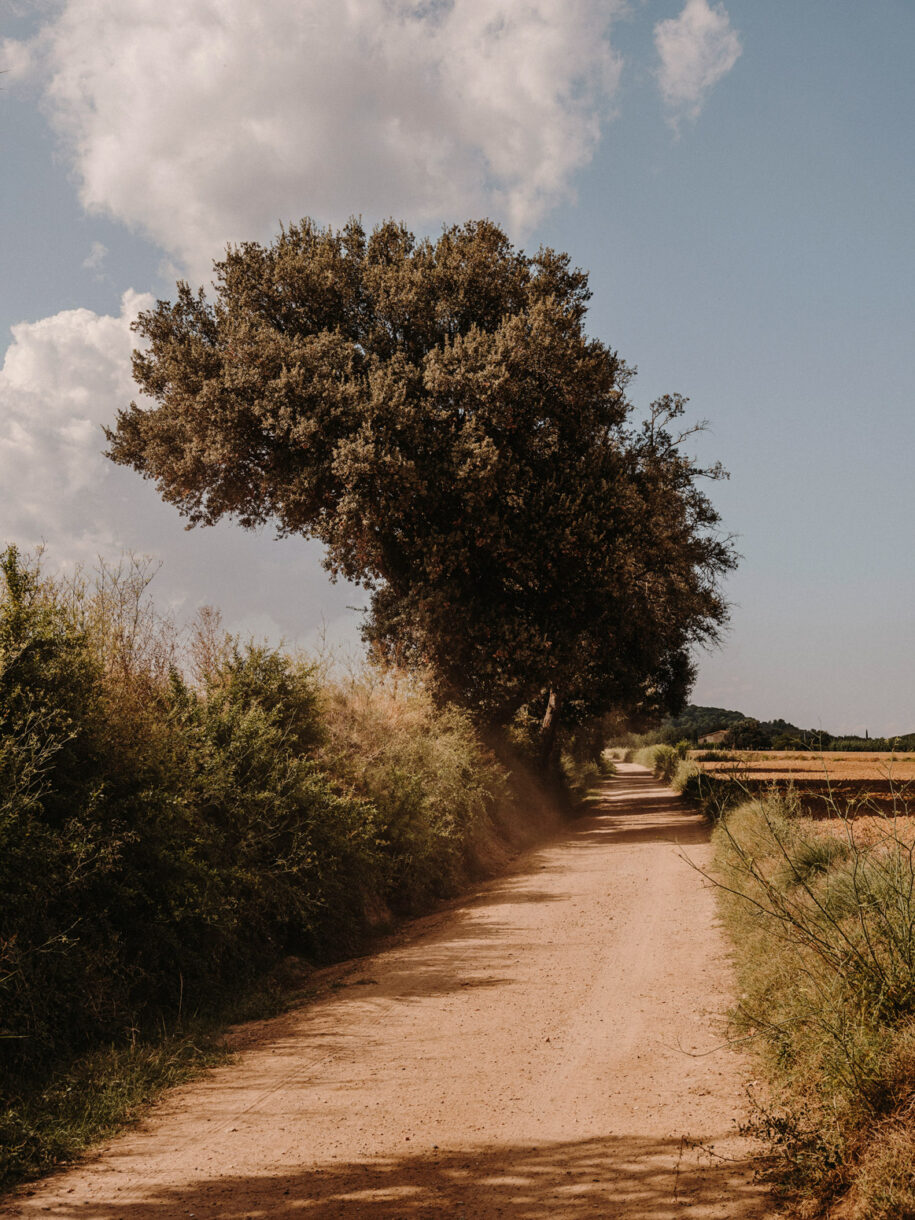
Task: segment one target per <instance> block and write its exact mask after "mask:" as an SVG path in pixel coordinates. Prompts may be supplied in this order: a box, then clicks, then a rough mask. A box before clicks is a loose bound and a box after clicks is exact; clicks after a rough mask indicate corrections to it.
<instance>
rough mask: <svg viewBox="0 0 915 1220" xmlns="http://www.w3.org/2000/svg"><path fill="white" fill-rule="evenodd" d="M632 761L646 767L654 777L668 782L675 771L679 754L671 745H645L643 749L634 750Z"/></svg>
mask: <svg viewBox="0 0 915 1220" xmlns="http://www.w3.org/2000/svg"><path fill="white" fill-rule="evenodd" d="M632 761H633V762H637V763H639V764H640V765H641V766H643V767H648V768H649V770H651V771H652V772H653V773H654V776H655V778H656V779H659V780H661V782H662V783H665V784H669V783H670V781H671V780H672V779H673V777H674V774H675V773H676V770H677V764H678V763H679V762H680V755H679V754H678V753H677V751H676V750H675V749H674V747H673V746H667V745H655V746H646V747H644V749H641V750H637V751H636V752H635V754H634V755H633V758H632Z"/></svg>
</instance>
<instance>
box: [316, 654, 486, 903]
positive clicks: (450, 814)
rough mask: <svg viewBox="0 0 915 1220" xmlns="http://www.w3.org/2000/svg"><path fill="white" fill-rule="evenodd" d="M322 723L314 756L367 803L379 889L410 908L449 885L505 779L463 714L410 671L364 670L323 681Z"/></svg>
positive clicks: (459, 876)
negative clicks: (379, 861)
mask: <svg viewBox="0 0 915 1220" xmlns="http://www.w3.org/2000/svg"><path fill="white" fill-rule="evenodd" d="M322 723H323V726H324V739H323V741H322V743H321V745H320V747H319V748H318V750H317V752H316V758H317V760H318V762H319V764H320V765H321V766H322V767H323V768H325V769H326V770H327V771H328V772H329V773H330V774H332V775H333V776H334V777H335V778H336V780H337V781H338V783H342V784H343V785H344V786H345V790H346V791H347V792H348V793H350V794H352V796H353V797H355V798H357V799H359V800H361V801H365V802H368V803H369V804H370V806H371V808H372V810H373V827H374V832H375V834H376V835H377V837H378V841H379V842H380V843H381V844H383V853H382V857H383V867H382V869H381V870H380V873H379V876H378V878H377V879H376V887H377V888H378V890H379V893H380V896H381V897H382V898H383V899H384V900H385V901H386V902H387V903H388V904H389V905H390V906H391V908H392V909H393V910H395V911H396V912H397V913H398V914H407V913H411V912H413V911H416V910H417V909H419V908H420V907H422V906H424V905H427V904H428V903H429V901H430V900H432V899H435V898H439V897H442V896H444V895H446V894H450V893H452V892H453V891H454V889H455V887H456V885H457V884H458V882H459V881H460V880H461V879H462V878H463V877H464V876H466V871H465V865H466V864H467V862H468V853H470V852H472V848H473V843H474V840H475V836H476V833H477V831H478V830H479V828H480V826H481V823H482V821H483V819H484V818H485V816H486V815H487V813H488V812H489V811H490V810H491V809H492V808H493V805H494V803H495V802H496V801H497V800H499V799H500V798H501V797H502V796H503V795H504V793H505V788H506V779H507V777H506V773H505V771H504V770H503V768H502V767H501V766H500V765H499V763H498V762H497V760H496V759H495V757H494V756H493V755H492V754H491V753H489V752H488V751H487V750H486V749H485V748H484V747H483V746H482V745H481V743H480V740H479V738H478V737H477V735H476V733H475V731H474V728H473V725H472V723H471V721H470V718H469V716H468V715H467V714H466V713H465V712H463V711H461V710H460V709H458V708H456V707H453V706H448V707H444V708H442V707H438V706H436V705H435V703H434V702H433V701H432V699H431V698H430V696H429V694H428V692H427V691H426V690H425V689H424V688H423V686H422V684H421V683H419V682H417V681H416V680H414V679H411V678H410V677H408V676H405V675H403V674H397V673H384V672H376V671H372V670H367V669H366V670H362V671H360V672H358V673H357V674H355V675H353V676H351V677H349V678H348V679H340V680H337V681H328V682H326V683H325V685H324V687H323V690H322ZM379 883H380V884H379Z"/></svg>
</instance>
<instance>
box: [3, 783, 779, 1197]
mask: <svg viewBox="0 0 915 1220" xmlns="http://www.w3.org/2000/svg"><path fill="white" fill-rule="evenodd" d="M620 772H621V774H620V776H619V777H618V778H616V779H614V780H610V781H608V782H607V784H606V787H605V789H604V791H603V794H602V799H601V801H600V803H599V804H598V805H597V806H596V808H595V815H594V816H593V817H588V818H586V819H582V820H580V821H578V822H576V823H575V824H574V825H573V826H572V827H571V828H569V829H568V830H567V831H565V832H564V833H563V834H562V836H561V837H560V838H558V839H557V840H555V841H554V842H552V843H551V844H549V845H548V846H547V847H545V848H543V849H541V850H539V851H536V852H534V853H531V854H529V855H527V856H526V857H524V859H523V860H522V861H520V862H519V866H518V868H517V869H516V870H515V871H514V872H513V873H512V874H511V875H510V876H508V877H506V878H503V879H501V880H499V881H497V882H493V883H490V884H488V885H486V886H485V887H483V888H481V889H480V890H479V891H478V892H477V893H476V894H475V895H472V896H471V897H470V898H469V899H467V900H465V901H463V902H462V903H461V904H459V905H456V906H454V907H452V908H450V909H448V910H446V911H443V912H439V913H438V914H436V915H434V916H431V917H429V918H427V919H424V920H420V921H419V922H418V923H416V924H414V925H412V926H411V927H410V928H409V929H408V930H407V932H406V933H405V934H404V935H403V936H402V937H401V938H400V940H399V941H398V942H397V943H395V944H394V945H393V947H390V948H388V949H386V950H385V951H384V952H382V953H380V954H378V955H376V956H374V957H371V958H364V959H362V960H361V961H359V962H358V963H355V964H354V965H352V966H351V967H349V968H347V970H346V971H344V972H343V973H342V974H341V975H340V976H339V982H338V986H337V987H336V989H335V990H333V991H331V992H330V993H329V994H327V995H326V996H325V997H324V998H322V999H319V1000H318V1001H316V1002H313V1003H312V1004H310V1005H308V1006H306V1007H304V1008H302V1009H300V1010H297V1011H295V1012H293V1013H290V1014H286V1015H284V1016H282V1017H280V1018H277V1019H276V1020H273V1021H270V1022H265V1023H263V1025H262V1026H260V1027H259V1029H258V1030H257V1031H256V1035H255V1036H254V1037H253V1039H252V1040H251V1042H250V1044H249V1045H248V1047H247V1049H246V1050H244V1051H243V1052H242V1053H241V1054H240V1056H239V1057H238V1058H237V1059H236V1060H235V1061H234V1062H233V1063H230V1064H228V1065H226V1066H225V1067H222V1068H219V1069H218V1070H216V1071H214V1072H213V1073H211V1074H210V1075H208V1076H207V1077H206V1078H204V1079H203V1080H201V1081H198V1082H196V1083H193V1084H190V1085H188V1086H186V1087H184V1088H182V1089H179V1090H177V1091H175V1092H174V1093H172V1094H170V1095H169V1097H168V1098H167V1100H166V1101H165V1102H164V1103H163V1104H162V1105H161V1106H160V1107H159V1108H158V1109H157V1110H156V1111H155V1112H154V1113H153V1114H152V1115H151V1116H150V1118H149V1119H148V1120H147V1121H146V1122H144V1124H143V1125H142V1126H141V1127H140V1128H138V1129H137V1130H135V1131H132V1132H130V1133H128V1134H127V1135H126V1136H123V1137H121V1138H119V1139H117V1140H114V1141H112V1142H111V1143H110V1144H109V1145H107V1146H106V1147H105V1148H103V1149H102V1150H101V1152H100V1153H99V1154H98V1155H97V1156H96V1157H95V1158H94V1159H93V1160H92V1161H90V1162H88V1163H86V1164H85V1165H83V1166H82V1167H80V1168H78V1169H76V1170H74V1171H71V1172H69V1173H66V1174H64V1175H61V1176H58V1177H55V1178H52V1179H50V1180H49V1181H48V1182H46V1183H44V1184H42V1185H41V1186H40V1187H39V1188H38V1189H37V1190H36V1191H35V1193H33V1194H31V1195H30V1196H27V1197H23V1198H21V1199H19V1200H16V1201H15V1202H14V1203H12V1204H11V1205H10V1206H9V1207H8V1214H10V1215H13V1216H21V1217H37V1216H42V1217H46V1216H48V1215H52V1216H58V1217H70V1218H73V1220H77V1218H78V1220H118V1218H123V1220H172V1218H178V1217H195V1218H196V1220H217V1218H218V1220H245V1218H246V1217H250V1218H251V1220H254V1218H258V1220H259V1218H260V1217H265V1216H266V1217H277V1218H286V1217H344V1216H345V1217H378V1218H381V1217H384V1218H389V1217H390V1218H392V1220H395V1218H398V1217H402V1218H403V1220H414V1218H419V1217H433V1216H434V1217H454V1218H460V1217H466V1218H467V1220H477V1218H478V1217H482V1218H488V1217H497V1216H502V1217H507V1218H509V1220H540V1218H543V1220H546V1218H547V1217H549V1218H550V1220H554V1218H557V1217H600V1218H603V1217H608V1218H612V1217H622V1218H625V1220H668V1218H670V1217H675V1216H676V1217H681V1216H686V1217H691V1218H698V1217H703V1218H705V1217H720V1218H721V1220H725V1218H727V1220H759V1218H762V1217H766V1216H769V1215H770V1214H771V1213H770V1211H769V1210H768V1207H767V1204H766V1201H765V1197H764V1195H763V1193H762V1192H761V1190H760V1188H758V1187H755V1186H754V1185H753V1184H752V1182H751V1175H750V1172H749V1168H748V1165H747V1161H746V1159H745V1158H746V1157H747V1154H748V1150H747V1148H746V1146H745V1145H744V1144H743V1143H742V1141H741V1140H739V1139H738V1138H736V1136H735V1135H734V1123H735V1120H736V1119H737V1118H738V1117H739V1115H740V1113H741V1102H742V1096H743V1084H744V1080H745V1077H746V1073H747V1071H748V1069H747V1067H746V1065H745V1064H744V1063H742V1062H741V1060H740V1059H739V1058H738V1056H737V1055H736V1054H735V1053H734V1052H733V1051H730V1050H725V1049H717V1050H716V1049H715V1048H716V1047H718V1046H719V1044H720V1042H721V1026H720V1022H719V1019H718V1014H720V1013H721V1012H722V1011H723V1010H724V1009H725V1008H726V1007H727V1004H728V1002H729V993H728V989H729V987H730V986H731V981H730V977H729V973H728V969H727V962H726V958H725V956H724V948H723V944H722V941H721V936H720V933H719V931H718V928H717V925H716V922H715V911H714V896H713V894H712V893H711V892H710V891H709V890H708V888H707V887H706V886H705V885H704V883H703V881H702V878H701V877H700V875H699V874H698V873H697V872H695V871H694V870H693V869H692V868H690V866H689V864H687V863H686V862H685V861H684V860H683V858H682V853H683V852H685V853H686V854H688V855H689V857H690V858H691V859H693V860H694V861H696V862H697V863H700V864H702V863H704V862H706V861H707V858H708V851H709V848H708V845H707V837H708V836H707V831H706V829H705V827H704V826H703V825H702V823H701V821H700V820H699V819H698V818H697V817H696V816H695V815H693V814H690V813H689V812H688V811H687V810H685V808H684V807H683V806H682V805H681V804H680V803H679V801H678V799H677V798H676V797H675V796H674V795H673V794H672V793H671V792H669V791H668V790H667V789H664V788H661V787H659V786H658V785H657V784H656V783H655V782H654V781H653V780H652V779H651V778H650V777H649V775H648V773H647V772H645V771H644V770H642V769H641V768H638V767H634V766H623V767H621V768H620ZM678 844H679V845H682V846H678ZM696 1142H699V1143H701V1144H702V1145H704V1147H696ZM709 1147H711V1149H712V1150H711V1151H709ZM2 1210H3V1209H2V1208H0V1212H2Z"/></svg>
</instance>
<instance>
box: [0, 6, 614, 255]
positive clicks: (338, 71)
mask: <svg viewBox="0 0 915 1220" xmlns="http://www.w3.org/2000/svg"><path fill="white" fill-rule="evenodd" d="M625 7H626V4H625V0H523V2H522V0H339V3H336V4H328V3H327V2H326V0H299V2H298V3H295V4H289V3H288V0H259V3H257V4H252V3H251V2H250V0H199V2H198V3H197V4H187V3H186V0H130V2H129V3H125V2H124V0H63V3H62V6H61V7H60V10H59V12H58V13H57V15H56V16H55V17H54V19H53V20H51V21H50V22H48V23H47V24H46V25H45V26H44V28H43V30H42V31H41V33H40V34H39V35H38V36H37V37H36V39H35V40H33V42H32V43H31V44H29V46H28V47H25V48H22V47H20V48H19V49H18V50H17V49H16V44H11V49H10V55H11V57H13V58H15V59H16V62H17V64H18V63H22V64H24V63H25V62H26V61H27V60H28V59H29V58H30V59H31V60H32V61H33V62H34V63H35V64H37V65H38V67H36V68H35V69H34V71H35V72H37V73H41V74H42V77H41V78H42V79H43V81H44V88H45V98H46V104H47V106H48V109H49V113H50V115H51V117H52V120H53V122H54V124H55V126H56V128H57V129H58V131H59V132H60V133H61V135H62V137H63V140H64V144H65V147H66V149H67V150H68V153H69V155H70V156H71V158H72V161H73V164H74V167H75V169H76V173H77V178H78V181H79V184H80V194H81V199H82V202H83V204H84V206H85V207H86V208H87V209H88V210H90V211H95V212H102V213H107V214H108V215H111V216H113V217H116V218H118V219H120V220H122V221H125V222H126V223H127V224H129V225H132V226H137V227H139V228H141V229H143V230H144V231H145V232H146V233H148V234H150V235H151V236H152V237H153V238H154V239H155V240H156V241H157V242H158V243H159V244H160V245H161V246H162V247H163V248H165V249H166V250H167V251H168V252H169V253H170V254H172V255H173V256H175V257H176V258H178V259H181V260H183V261H184V263H185V265H187V266H190V267H191V268H193V269H194V270H195V271H197V270H199V269H201V268H208V266H209V258H210V256H211V255H213V254H214V253H217V254H218V253H219V252H220V251H221V250H222V248H223V246H224V244H225V242H226V241H228V240H232V241H235V240H243V239H245V238H250V237H265V236H268V235H269V234H271V233H272V232H273V231H274V230H275V228H276V225H277V222H278V221H279V220H281V219H282V220H286V219H298V218H299V217H301V216H302V215H314V216H316V217H318V218H319V219H322V220H326V221H332V222H339V221H341V220H343V219H345V218H346V217H347V216H348V215H349V214H351V213H359V212H364V213H366V215H367V218H368V217H371V218H376V217H380V216H385V215H389V214H390V215H394V216H397V217H404V218H406V219H407V220H408V221H410V222H411V223H423V222H427V221H428V222H436V223H437V222H438V221H439V220H441V219H452V220H461V219H465V218H466V217H467V216H469V215H478V214H480V213H483V212H489V213H491V214H495V215H496V216H498V217H499V218H501V219H503V220H505V221H506V222H507V223H508V224H509V225H510V226H511V227H512V228H513V229H514V230H515V231H516V232H522V231H523V230H524V229H526V228H527V227H529V226H530V225H532V224H533V223H535V222H536V221H537V220H538V219H539V218H540V217H541V216H542V215H543V214H544V213H545V211H546V210H547V209H548V208H550V207H551V206H553V205H554V204H555V203H557V202H558V201H559V200H561V199H562V198H564V197H565V196H567V195H568V193H569V191H570V182H571V179H572V176H573V175H574V173H575V171H576V170H578V169H579V168H580V167H582V166H583V165H585V164H586V163H587V162H588V160H589V159H590V157H591V155H592V153H593V151H594V148H595V146H596V144H597V141H598V138H599V128H600V123H601V120H602V119H603V118H605V117H607V116H608V115H609V113H610V110H611V105H612V97H613V94H614V92H615V90H616V87H617V83H618V77H619V71H620V63H619V60H618V57H617V56H616V54H615V53H614V51H613V50H612V48H611V46H610V43H609V26H610V23H611V20H612V19H613V18H614V17H616V16H617V15H619V14H620V13H621V12H623V11H624V10H625Z"/></svg>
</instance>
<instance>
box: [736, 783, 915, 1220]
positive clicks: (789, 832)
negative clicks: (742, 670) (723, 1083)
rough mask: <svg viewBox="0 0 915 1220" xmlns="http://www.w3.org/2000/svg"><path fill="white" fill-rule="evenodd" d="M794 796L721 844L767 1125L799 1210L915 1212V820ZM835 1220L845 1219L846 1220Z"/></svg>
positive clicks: (744, 811)
mask: <svg viewBox="0 0 915 1220" xmlns="http://www.w3.org/2000/svg"><path fill="white" fill-rule="evenodd" d="M833 812H834V818H833V820H832V821H831V822H819V821H818V822H812V821H810V820H808V819H805V818H802V817H801V816H800V810H799V807H798V804H797V802H796V800H795V799H794V798H793V797H792V796H791V795H790V794H788V795H782V796H779V795H775V794H773V795H770V796H768V797H765V798H761V799H753V800H749V801H746V802H745V803H743V804H742V805H740V806H739V807H737V808H735V809H733V810H732V811H731V812H730V813H729V814H727V815H726V816H725V817H724V818H723V819H722V820H721V821H720V822H719V824H718V826H717V828H716V830H715V832H714V838H715V846H716V853H717V855H716V862H717V870H718V872H717V880H718V882H719V885H720V887H721V893H722V907H723V911H724V915H725V919H726V922H727V926H728V928H729V930H730V932H731V935H732V937H733V939H734V942H735V945H736V949H737V967H738V974H739V982H740V988H741V999H740V1004H739V1006H738V1009H737V1011H736V1012H735V1014H734V1021H735V1027H736V1032H737V1034H738V1036H741V1037H746V1038H748V1039H750V1041H751V1043H752V1044H753V1045H754V1046H755V1047H756V1048H757V1050H758V1052H759V1054H760V1055H761V1056H762V1058H763V1060H764V1063H765V1066H766V1069H767V1073H768V1078H769V1082H770V1088H769V1091H768V1100H760V1101H759V1104H758V1109H757V1114H756V1119H755V1128H756V1130H757V1131H758V1132H759V1133H760V1134H762V1135H763V1136H764V1137H765V1138H766V1139H767V1140H768V1142H769V1147H770V1150H771V1166H772V1172H773V1176H774V1180H775V1181H776V1183H777V1184H778V1186H779V1188H780V1190H781V1191H782V1193H783V1194H784V1196H785V1198H786V1199H788V1200H789V1201H790V1202H791V1203H792V1204H793V1206H794V1209H795V1210H796V1212H797V1214H799V1215H803V1216H810V1217H812V1216H820V1215H827V1214H832V1212H831V1211H830V1210H829V1209H830V1208H832V1207H835V1206H836V1205H837V1204H838V1202H839V1201H840V1200H841V1201H842V1212H841V1214H842V1215H843V1217H846V1218H847V1220H903V1218H905V1217H912V1216H915V821H913V820H909V819H905V818H903V819H900V818H879V819H878V818H874V819H870V820H869V822H868V833H867V834H866V835H864V834H863V833H861V829H860V827H858V826H856V823H855V822H854V821H852V820H850V819H849V818H848V817H847V816H846V815H845V814H844V812H843V810H842V809H840V808H835V809H834V810H833ZM836 1214H837V1215H838V1214H839V1213H838V1212H836Z"/></svg>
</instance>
